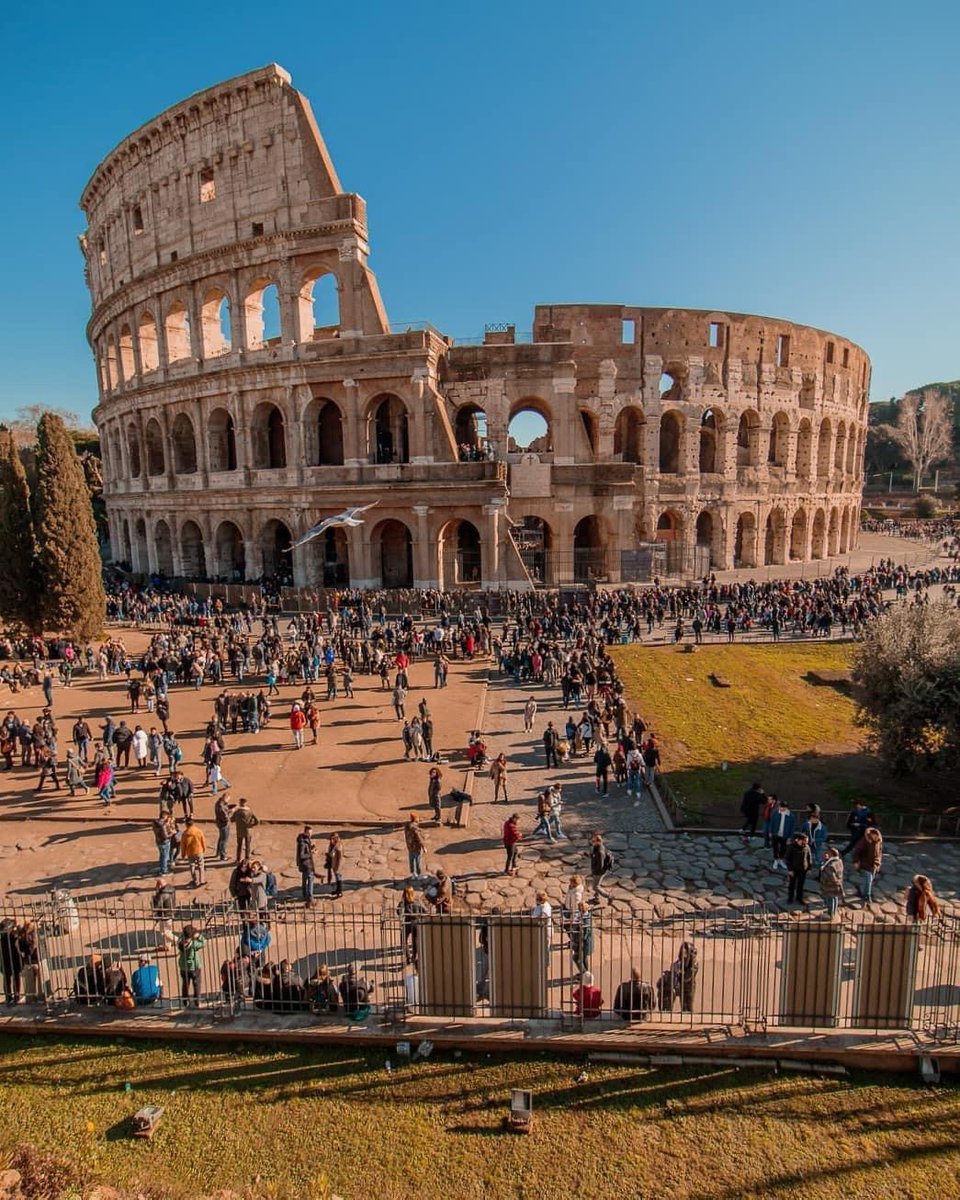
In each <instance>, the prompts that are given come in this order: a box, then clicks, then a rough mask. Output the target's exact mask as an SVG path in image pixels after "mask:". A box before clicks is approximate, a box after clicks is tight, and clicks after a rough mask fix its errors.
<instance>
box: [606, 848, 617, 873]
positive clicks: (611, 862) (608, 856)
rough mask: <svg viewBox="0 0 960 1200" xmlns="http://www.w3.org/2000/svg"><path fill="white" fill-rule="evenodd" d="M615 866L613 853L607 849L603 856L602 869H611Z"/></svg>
mask: <svg viewBox="0 0 960 1200" xmlns="http://www.w3.org/2000/svg"><path fill="white" fill-rule="evenodd" d="M615 866H616V859H614V857H613V855H612V854H611V853H610V851H609V850H608V851H607V852H606V854H604V856H603V869H604V871H612V870H613V868H614V867H615Z"/></svg>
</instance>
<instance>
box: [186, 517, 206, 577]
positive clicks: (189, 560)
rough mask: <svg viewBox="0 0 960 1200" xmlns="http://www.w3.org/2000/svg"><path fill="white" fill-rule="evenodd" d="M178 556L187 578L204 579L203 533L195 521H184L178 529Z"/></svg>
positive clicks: (204, 554) (204, 552)
mask: <svg viewBox="0 0 960 1200" xmlns="http://www.w3.org/2000/svg"><path fill="white" fill-rule="evenodd" d="M180 558H181V561H182V563H183V574H184V576H185V577H186V578H187V579H206V577H207V554H206V551H205V549H204V546H203V533H202V532H201V529H200V526H199V525H198V524H197V523H196V521H184V523H183V525H182V527H181V529H180Z"/></svg>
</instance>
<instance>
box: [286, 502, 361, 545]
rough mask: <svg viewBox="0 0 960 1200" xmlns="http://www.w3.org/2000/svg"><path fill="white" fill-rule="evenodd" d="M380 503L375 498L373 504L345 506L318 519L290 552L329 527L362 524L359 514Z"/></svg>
mask: <svg viewBox="0 0 960 1200" xmlns="http://www.w3.org/2000/svg"><path fill="white" fill-rule="evenodd" d="M379 503H380V501H379V500H374V501H373V503H371V504H361V505H357V506H355V507H354V508H345V509H344V510H343V512H342V513H337V515H336V516H335V517H324V518H323V520H322V521H318V522H317V524H316V525H314V526H312V527H311V528H310V529H308V530H307V532H306V533H305V534H304V535H303V537H302V538H300V539H299V541H296V542H294V543H293V545H292V546H291V547H290V550H289V551H288V553H291V554H292V553H293V551H294V550H296V549H297V548H298V547H300V546H305V545H306V544H307V542H312V541H313V539H314V538H318V537H319V536H320V534H321V533H324V532H326V530H328V529H335V528H337V527H339V526H343V525H362V524H363V520H362V519H361V518H360V517H359V516H358V513H362V512H366V511H367V509H368V508H375V507H376V505H378V504H379Z"/></svg>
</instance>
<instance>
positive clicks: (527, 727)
mask: <svg viewBox="0 0 960 1200" xmlns="http://www.w3.org/2000/svg"><path fill="white" fill-rule="evenodd" d="M536 719H537V702H536V700H534V698H533V696H531V697H530V699H529V700H528V701H527V702H526V704H525V705H524V706H523V732H524V733H532V732H533V723H534V721H535V720H536ZM548 765H549V764H548Z"/></svg>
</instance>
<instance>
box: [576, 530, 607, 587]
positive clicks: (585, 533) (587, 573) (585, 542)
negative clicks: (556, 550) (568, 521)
mask: <svg viewBox="0 0 960 1200" xmlns="http://www.w3.org/2000/svg"><path fill="white" fill-rule="evenodd" d="M605 575H606V539H605V537H604V530H603V524H602V522H601V520H600V518H599V517H598V516H595V515H593V514H591V515H589V516H586V517H583V518H582V519H581V520H579V521H578V522H577V524H576V526H575V528H574V531H573V577H574V579H576V580H579V581H581V582H586V581H588V580H591V579H600V578H602V577H603V576H605Z"/></svg>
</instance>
